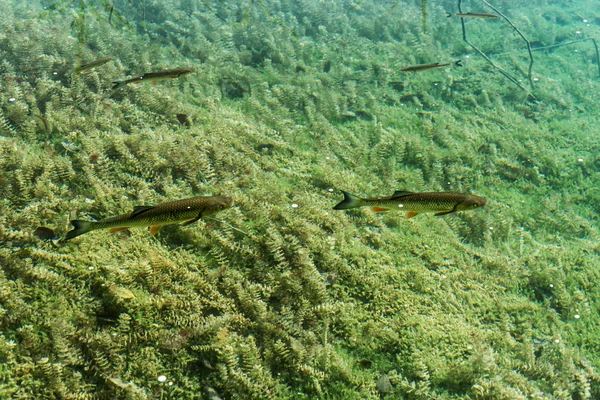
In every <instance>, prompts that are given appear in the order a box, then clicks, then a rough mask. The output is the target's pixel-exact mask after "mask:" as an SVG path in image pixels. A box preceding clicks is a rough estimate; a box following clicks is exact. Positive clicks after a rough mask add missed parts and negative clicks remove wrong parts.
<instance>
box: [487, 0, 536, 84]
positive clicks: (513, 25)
mask: <svg viewBox="0 0 600 400" xmlns="http://www.w3.org/2000/svg"><path fill="white" fill-rule="evenodd" d="M483 2H484V3H485V5H487V6H488V7H489V8H491V9H492V10H494V12H495V13H496V14H498V15H499V16H501V17H502V18H504V20H505V21H506V22H508V23H509V24H510V26H512V27H513V29H514V30H515V31H516V32H517V33H518V34H519V36H521V38H522V39H523V40H524V41H525V43H527V51H528V52H529V72H528V78H529V86H531V90H533V78H532V77H531V69H532V68H533V54H532V53H531V43H530V42H529V40H527V38H526V37H525V35H523V33H521V31H520V30H519V28H517V27H516V26H515V24H513V23H512V21H511V20H510V19H508V17H507V16H506V15H504V14H502V13H501V12H500V11H499V10H498V9H497V8H496V7H494V6H492V5H491V4H490V3H488V2H487V1H486V0H483Z"/></svg>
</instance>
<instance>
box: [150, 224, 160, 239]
mask: <svg viewBox="0 0 600 400" xmlns="http://www.w3.org/2000/svg"><path fill="white" fill-rule="evenodd" d="M159 229H160V225H152V226H151V227H150V234H151V235H152V236H154V235H156V234H157V233H158V230H159Z"/></svg>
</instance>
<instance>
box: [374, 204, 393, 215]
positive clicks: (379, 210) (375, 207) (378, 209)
mask: <svg viewBox="0 0 600 400" xmlns="http://www.w3.org/2000/svg"><path fill="white" fill-rule="evenodd" d="M371 210H372V211H373V212H374V213H377V214H379V213H382V212H386V211H390V209H389V208H383V207H377V206H373V207H371Z"/></svg>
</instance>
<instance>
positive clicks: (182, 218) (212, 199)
mask: <svg viewBox="0 0 600 400" xmlns="http://www.w3.org/2000/svg"><path fill="white" fill-rule="evenodd" d="M232 204H233V199H232V198H231V197H221V196H200V197H192V198H189V199H182V200H176V201H170V202H166V203H161V204H158V205H156V206H137V207H134V209H133V211H131V212H128V213H126V214H121V215H117V216H116V217H110V218H106V219H103V220H100V221H82V220H73V221H71V224H72V225H73V230H71V231H69V232H67V235H66V237H65V240H70V239H73V238H75V237H77V236H80V235H83V234H85V233H88V232H90V231H93V230H97V229H109V230H111V231H113V232H116V231H120V230H124V229H126V228H142V227H147V226H149V227H150V228H151V229H150V233H151V234H152V235H154V234H156V232H158V230H159V229H160V227H161V226H164V225H171V224H177V223H184V225H189V224H191V223H194V222H196V221H198V220H199V219H200V218H203V217H206V216H209V215H213V214H215V213H217V212H219V211H222V210H225V209H227V208H229V207H231V206H232Z"/></svg>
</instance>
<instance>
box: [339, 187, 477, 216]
mask: <svg viewBox="0 0 600 400" xmlns="http://www.w3.org/2000/svg"><path fill="white" fill-rule="evenodd" d="M342 193H344V200H343V201H342V202H341V203H339V204H337V205H336V206H335V207H333V209H334V210H347V209H349V208H356V207H364V206H368V207H371V210H373V211H374V212H376V213H381V212H385V211H389V210H391V209H396V210H402V211H407V215H406V216H407V217H408V218H412V217H414V216H415V215H417V214H420V213H426V212H434V213H435V215H436V216H440V215H446V214H450V213H453V212H456V211H464V210H473V209H475V208H479V207H483V206H485V205H486V204H487V200H486V199H485V198H483V197H479V196H474V195H472V194H463V193H454V192H424V193H414V192H406V191H403V190H397V191H395V192H394V194H393V195H391V196H390V197H382V198H379V199H363V198H360V197H356V196H354V195H351V194H350V193H347V192H344V191H342Z"/></svg>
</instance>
